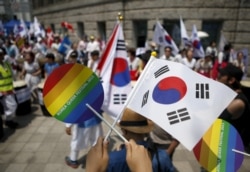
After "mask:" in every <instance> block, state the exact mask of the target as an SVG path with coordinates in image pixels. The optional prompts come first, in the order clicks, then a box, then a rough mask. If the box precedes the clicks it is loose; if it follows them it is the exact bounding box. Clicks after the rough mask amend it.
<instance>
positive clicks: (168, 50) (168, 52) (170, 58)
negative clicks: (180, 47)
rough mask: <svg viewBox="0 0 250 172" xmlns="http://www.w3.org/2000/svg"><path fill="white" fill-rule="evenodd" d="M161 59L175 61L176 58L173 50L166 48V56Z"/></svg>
mask: <svg viewBox="0 0 250 172" xmlns="http://www.w3.org/2000/svg"><path fill="white" fill-rule="evenodd" d="M160 59H164V60H169V61H175V58H174V57H173V56H172V48H171V47H169V46H167V47H165V52H164V55H162V56H161V57H160Z"/></svg>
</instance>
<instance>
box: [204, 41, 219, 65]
mask: <svg viewBox="0 0 250 172" xmlns="http://www.w3.org/2000/svg"><path fill="white" fill-rule="evenodd" d="M206 54H210V55H211V58H212V62H213V64H214V62H215V58H216V57H217V56H218V50H217V48H216V42H215V41H212V42H210V44H209V46H208V47H207V48H206Z"/></svg>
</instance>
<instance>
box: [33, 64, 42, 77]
mask: <svg viewBox="0 0 250 172" xmlns="http://www.w3.org/2000/svg"><path fill="white" fill-rule="evenodd" d="M41 72H42V70H41V68H40V66H39V64H37V66H36V71H35V72H34V73H32V75H33V76H38V75H40V74H41Z"/></svg>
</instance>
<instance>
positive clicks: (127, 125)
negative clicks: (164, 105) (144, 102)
mask: <svg viewBox="0 0 250 172" xmlns="http://www.w3.org/2000/svg"><path fill="white" fill-rule="evenodd" d="M118 126H119V127H120V128H122V129H125V130H128V131H131V132H133V133H139V134H144V133H149V132H151V131H152V130H153V127H154V123H153V122H152V121H151V120H148V119H147V118H145V117H144V116H142V115H140V114H139V113H136V112H135V111H133V110H131V109H129V108H126V109H125V110H124V112H123V116H122V119H121V120H120V122H119V123H118Z"/></svg>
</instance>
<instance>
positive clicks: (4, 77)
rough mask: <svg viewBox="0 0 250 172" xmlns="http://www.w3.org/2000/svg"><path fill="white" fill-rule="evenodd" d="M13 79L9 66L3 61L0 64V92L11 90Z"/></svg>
mask: <svg viewBox="0 0 250 172" xmlns="http://www.w3.org/2000/svg"><path fill="white" fill-rule="evenodd" d="M12 90H13V79H12V71H11V67H10V65H9V64H8V63H6V62H4V63H3V65H0V92H6V91H12Z"/></svg>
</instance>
